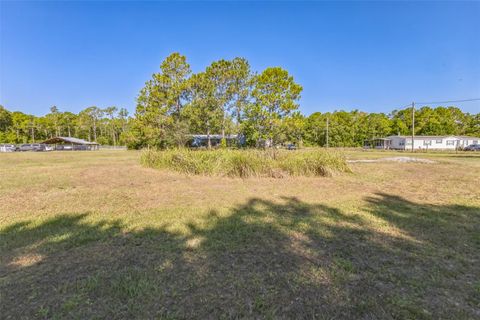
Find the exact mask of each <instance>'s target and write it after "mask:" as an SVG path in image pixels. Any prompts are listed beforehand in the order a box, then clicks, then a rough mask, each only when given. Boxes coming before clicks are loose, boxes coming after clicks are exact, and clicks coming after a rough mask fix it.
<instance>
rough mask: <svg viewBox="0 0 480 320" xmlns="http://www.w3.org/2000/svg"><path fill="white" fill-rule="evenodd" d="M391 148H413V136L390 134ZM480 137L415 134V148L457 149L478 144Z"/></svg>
mask: <svg viewBox="0 0 480 320" xmlns="http://www.w3.org/2000/svg"><path fill="white" fill-rule="evenodd" d="M386 139H388V140H390V143H389V149H396V150H409V149H412V137H411V136H389V137H387V138H386ZM479 142H480V138H477V137H467V136H415V137H414V139H413V149H415V150H455V149H458V148H464V147H466V146H468V145H471V144H477V143H479Z"/></svg>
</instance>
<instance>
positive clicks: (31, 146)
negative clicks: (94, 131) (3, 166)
mask: <svg viewBox="0 0 480 320" xmlns="http://www.w3.org/2000/svg"><path fill="white" fill-rule="evenodd" d="M19 151H48V150H47V145H46V144H43V143H24V144H22V145H21V146H20V148H19Z"/></svg>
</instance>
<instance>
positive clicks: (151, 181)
mask: <svg viewBox="0 0 480 320" xmlns="http://www.w3.org/2000/svg"><path fill="white" fill-rule="evenodd" d="M309 151H311V152H315V151H321V150H316V149H312V150H309ZM302 152H303V151H302V150H298V152H297V151H295V152H292V153H289V154H295V155H296V154H298V156H299V157H308V155H307V154H309V153H308V152H307V153H305V154H302ZM344 152H345V154H346V157H347V158H349V159H362V158H374V157H384V156H388V157H391V156H396V155H402V153H395V152H388V153H387V155H386V153H384V152H367V153H365V152H361V151H356V150H346V151H344ZM239 155H240V157H241V155H242V154H239ZM415 156H420V157H428V158H430V159H435V160H437V161H436V163H435V164H422V163H392V162H377V163H353V164H351V170H352V173H350V174H338V175H333V176H331V177H328V178H323V177H319V178H317V177H315V176H310V177H304V176H303V173H302V172H301V171H300V172H299V173H287V174H286V175H285V176H284V179H269V178H264V177H262V178H256V177H252V176H250V177H249V178H248V179H231V178H228V177H224V176H223V174H222V176H216V175H213V176H210V175H197V174H191V173H190V174H184V173H179V172H176V171H174V170H157V169H154V168H148V167H144V166H142V165H141V164H140V158H141V153H139V152H130V151H100V152H68V153H62V152H52V153H15V154H0V177H1V179H0V203H1V204H2V205H1V206H0V257H1V259H0V301H1V303H0V314H1V315H2V316H1V317H2V319H3V318H5V319H23V318H24V319H36V318H38V319H127V318H128V319H130V318H132V319H133V318H137V319H152V318H153V319H154V318H158V319H185V318H198V319H204V318H258V319H261V318H326V319H332V318H341V319H358V318H366V319H476V318H478V317H479V311H478V310H480V282H479V280H478V275H479V274H480V249H479V248H480V237H479V235H480V192H479V190H480V181H479V179H478V176H477V175H476V174H474V173H475V172H478V170H480V154H476V155H474V154H471V153H459V154H454V155H452V154H449V153H445V154H437V153H436V154H435V155H423V154H422V155H415ZM303 159H305V158H303ZM243 160H244V159H242V160H235V161H243ZM245 161H249V159H247V160H245ZM308 161H310V160H307V162H308ZM312 161H313V160H312ZM241 167H242V168H243V167H244V166H243V165H242V166H241ZM288 167H289V168H296V164H289V166H288ZM313 167H315V165H313ZM282 170H285V169H282ZM295 170H303V169H295ZM309 170H310V169H309ZM234 176H241V175H240V174H235V175H234Z"/></svg>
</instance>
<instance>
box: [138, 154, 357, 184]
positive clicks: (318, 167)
mask: <svg viewBox="0 0 480 320" xmlns="http://www.w3.org/2000/svg"><path fill="white" fill-rule="evenodd" d="M141 163H142V165H144V166H146V167H150V168H157V169H168V170H174V171H177V172H181V173H184V174H187V175H208V176H227V177H240V178H248V177H272V178H279V177H285V176H331V175H332V174H334V173H335V172H350V168H349V167H348V165H347V162H346V160H345V158H344V156H343V155H342V154H340V153H338V152H331V151H326V150H320V149H312V150H301V151H287V150H253V149H250V150H230V149H217V150H191V149H171V150H152V149H148V150H144V151H143V152H142V155H141Z"/></svg>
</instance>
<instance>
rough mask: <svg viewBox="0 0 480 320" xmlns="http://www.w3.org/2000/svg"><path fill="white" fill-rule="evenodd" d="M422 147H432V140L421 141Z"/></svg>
mask: <svg viewBox="0 0 480 320" xmlns="http://www.w3.org/2000/svg"><path fill="white" fill-rule="evenodd" d="M423 145H424V146H431V145H432V140H423Z"/></svg>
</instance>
